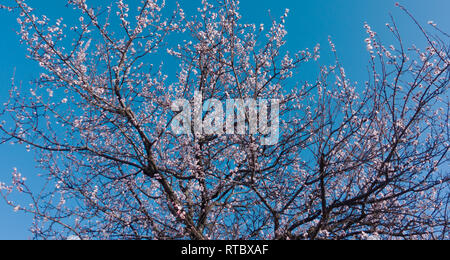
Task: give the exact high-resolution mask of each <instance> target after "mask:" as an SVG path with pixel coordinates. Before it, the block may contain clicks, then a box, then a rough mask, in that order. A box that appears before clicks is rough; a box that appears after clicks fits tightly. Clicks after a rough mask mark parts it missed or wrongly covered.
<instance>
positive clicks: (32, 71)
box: [0, 0, 450, 239]
mask: <svg viewBox="0 0 450 260" xmlns="http://www.w3.org/2000/svg"><path fill="white" fill-rule="evenodd" d="M172 1H173V0H167V2H172ZM2 2H3V1H2ZM92 2H101V1H98V0H91V1H89V0H88V3H92ZM130 2H138V1H130ZM179 2H180V4H181V5H182V6H183V7H184V8H185V9H186V11H187V14H188V15H189V14H192V12H191V11H192V10H194V7H196V6H197V5H198V4H200V2H201V1H200V0H180V1H179ZM395 2H396V1H394V0H377V1H375V0H372V1H361V0H309V1H306V0H277V1H273V0H259V1H255V0H241V14H242V15H243V18H244V20H245V22H254V23H256V24H260V23H263V22H267V21H268V12H267V11H268V10H269V9H270V10H271V13H272V15H273V16H274V17H278V16H280V15H281V14H282V13H283V11H284V9H285V8H289V9H290V10H291V12H290V16H289V19H288V20H287V29H288V32H289V34H288V48H289V49H292V50H293V51H295V50H301V49H305V48H313V47H314V45H315V44H316V43H320V44H321V45H322V46H324V47H325V48H324V49H323V50H322V52H324V54H325V52H326V51H327V50H328V49H327V39H328V36H332V38H333V41H334V43H335V44H336V46H337V50H338V53H339V56H340V57H341V62H342V63H343V65H344V66H345V68H346V71H347V74H348V75H349V76H350V77H351V78H352V79H353V81H361V80H364V76H365V72H366V65H367V58H368V57H367V53H366V51H365V48H366V46H365V44H364V39H365V38H366V34H365V30H364V28H363V25H364V22H367V23H369V25H371V26H372V28H373V29H374V30H375V31H377V32H379V34H380V35H381V36H382V37H383V35H387V34H386V27H385V23H386V22H389V19H390V18H389V14H390V13H392V15H393V16H394V17H395V18H396V20H397V21H398V23H399V27H400V31H401V32H402V34H403V35H404V37H405V39H406V40H407V41H409V42H410V43H411V42H412V41H414V40H415V39H416V38H417V37H418V36H419V34H418V31H417V29H416V27H415V25H414V24H413V23H412V22H411V21H410V20H409V18H408V17H406V15H405V14H404V13H402V12H401V11H400V10H399V9H398V8H396V7H395ZM398 2H400V3H401V4H403V5H404V6H406V7H407V8H408V9H409V10H410V11H411V12H412V13H413V14H414V15H415V17H416V18H417V19H418V21H419V22H421V23H423V24H426V23H427V21H429V20H433V21H434V22H436V23H437V24H438V25H439V26H440V27H441V28H443V29H444V30H445V31H447V32H449V31H450V18H449V17H448V10H450V1H448V0H428V1H424V0H405V1H398ZM28 3H29V4H30V5H31V6H32V7H33V8H35V9H36V10H37V11H38V12H39V13H40V14H46V15H47V16H49V17H50V18H58V17H60V16H63V17H65V18H66V19H67V18H68V17H67V16H70V15H72V14H71V12H72V11H71V9H68V8H66V7H65V1H50V0H29V1H28ZM131 6H133V5H131ZM15 21H16V19H15V17H14V15H12V14H9V13H7V12H5V11H4V10H0V23H1V25H2V26H1V27H0V33H1V35H2V36H1V37H0V49H1V50H3V53H2V56H1V58H0V104H2V103H3V102H4V101H5V99H6V98H7V97H8V90H9V88H10V85H11V77H12V76H13V73H14V71H15V74H16V82H19V81H22V82H23V85H24V88H25V89H28V87H27V84H28V82H29V81H30V80H33V79H34V78H36V76H37V75H38V71H39V69H38V67H37V66H36V65H35V64H34V63H33V62H31V61H28V60H26V59H25V47H24V46H21V45H20V44H19V38H18V36H17V35H16V34H15V32H14V30H15V29H17V24H16V22H15ZM387 39H388V40H389V39H390V38H389V37H388V38H387ZM325 57H326V55H325ZM324 62H326V58H325V61H324ZM301 73H302V72H301V71H300V74H301ZM300 76H301V75H300ZM306 76H307V75H306ZM35 166H36V163H35V162H34V155H33V154H32V153H27V152H26V150H25V148H24V147H20V146H11V145H8V144H5V145H0V182H6V183H8V182H9V181H10V179H11V177H10V175H11V172H12V169H13V168H14V167H17V168H18V169H19V171H20V172H21V173H22V174H23V175H24V176H26V177H27V178H28V179H29V180H30V182H31V184H35V185H37V186H38V185H39V181H37V178H36V176H37V174H39V173H40V170H38V169H36V167H35ZM31 221H32V219H31V217H30V216H27V215H24V214H23V213H15V212H14V211H13V210H12V209H11V208H9V207H8V206H7V205H6V204H5V203H4V202H3V201H0V239H27V238H31V233H30V232H29V231H28V229H29V227H30V225H31V223H32V222H31Z"/></svg>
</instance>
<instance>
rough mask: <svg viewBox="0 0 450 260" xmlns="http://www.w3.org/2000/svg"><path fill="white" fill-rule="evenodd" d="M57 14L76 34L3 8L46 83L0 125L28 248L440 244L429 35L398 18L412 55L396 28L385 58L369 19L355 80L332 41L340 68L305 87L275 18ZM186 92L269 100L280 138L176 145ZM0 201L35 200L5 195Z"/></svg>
mask: <svg viewBox="0 0 450 260" xmlns="http://www.w3.org/2000/svg"><path fill="white" fill-rule="evenodd" d="M68 3H69V4H70V6H72V7H73V8H74V9H75V11H74V12H78V14H79V15H80V16H79V17H80V18H79V20H78V21H77V24H76V25H67V24H65V22H64V20H63V19H58V20H55V21H51V20H50V19H49V18H47V17H45V16H37V15H35V14H34V10H33V9H32V8H31V7H29V6H28V5H27V4H26V2H25V1H23V0H16V1H15V4H13V5H11V6H9V7H6V6H2V7H3V8H8V9H10V11H12V12H16V13H17V14H18V18H17V20H18V23H19V25H20V30H19V32H18V33H19V35H20V36H21V37H22V42H23V44H25V45H27V47H28V57H29V58H30V59H32V60H34V61H36V62H37V63H39V65H40V66H41V67H42V68H43V69H44V71H45V73H43V74H41V76H40V78H39V79H38V80H37V81H36V82H35V84H33V86H32V88H31V89H28V90H27V89H23V88H22V87H21V86H18V85H16V84H14V85H13V87H12V90H11V94H10V100H9V102H7V103H6V104H4V106H3V108H2V111H1V115H2V117H3V119H4V120H5V121H4V122H3V123H2V124H1V126H0V130H1V132H2V135H1V138H2V139H1V141H2V142H3V143H7V142H14V143H19V144H23V145H26V146H27V147H28V148H29V149H31V150H33V151H35V152H36V154H37V155H38V163H39V166H40V167H41V168H42V170H43V171H45V172H46V175H45V178H44V179H45V181H46V183H47V184H46V185H45V187H43V188H42V190H41V191H40V192H38V193H35V192H33V190H34V188H35V187H29V186H28V185H27V182H26V179H25V178H23V176H22V175H21V174H20V173H19V172H17V171H15V172H14V173H13V181H12V184H10V185H7V184H1V186H0V190H1V192H2V195H3V197H4V198H5V200H6V202H7V203H9V204H10V205H11V206H12V207H14V208H15V209H16V210H20V211H25V212H28V213H31V214H33V215H34V220H35V222H34V225H33V227H32V231H33V233H34V234H35V237H36V238H53V239H67V238H70V239H73V238H77V239H196V240H203V239H355V238H358V239H359V238H380V239H405V238H406V239H446V238H447V239H448V238H449V237H448V221H449V219H448V213H449V204H448V202H449V199H450V196H449V188H450V187H449V174H448V149H449V121H448V119H449V100H448V87H449V77H450V71H449V65H450V59H449V56H448V55H449V44H448V37H449V36H448V34H446V33H445V32H443V31H441V30H440V29H439V28H438V27H437V26H436V25H435V24H433V23H431V27H430V28H431V29H432V30H433V33H429V32H428V30H426V29H425V28H424V27H422V26H421V25H419V23H417V22H416V20H414V18H412V16H411V18H412V21H413V23H416V25H417V28H418V33H420V37H422V38H423V39H424V40H425V42H426V43H427V46H426V48H425V49H420V48H419V47H415V46H413V47H410V48H408V47H406V46H404V44H403V41H402V38H401V35H400V33H399V31H398V29H397V26H396V24H395V21H394V19H393V20H392V22H391V23H390V24H387V27H388V29H389V30H390V31H391V32H392V34H393V36H394V38H395V39H396V44H394V45H391V46H389V47H387V46H384V45H383V43H382V42H381V40H380V39H379V37H378V36H377V34H376V33H375V32H374V31H373V30H372V29H371V27H370V26H369V25H366V30H367V33H368V38H367V40H366V43H367V49H368V52H369V54H370V66H369V79H368V80H367V82H365V84H364V85H355V83H352V82H351V81H350V79H348V78H347V76H346V74H345V70H344V68H343V67H342V66H341V63H340V62H339V59H338V55H337V52H336V48H335V46H334V44H333V42H332V41H331V40H330V45H331V47H332V50H333V53H334V54H335V56H336V62H335V63H334V64H331V65H327V66H325V65H323V66H321V69H320V71H319V72H318V74H317V75H316V80H315V81H314V82H302V81H301V79H298V78H296V77H295V76H294V75H296V74H294V72H295V71H296V70H297V69H298V68H299V66H300V65H301V64H303V63H306V62H318V61H319V58H320V56H319V55H320V53H319V46H316V47H315V48H314V49H312V50H311V51H310V50H303V51H299V52H297V53H289V52H287V51H285V49H283V46H284V45H285V36H286V34H287V31H286V29H285V19H286V17H287V15H288V11H286V14H285V15H283V16H282V17H281V18H280V19H278V20H276V19H275V20H273V23H272V24H271V26H270V27H269V28H267V29H265V28H264V26H263V25H261V26H256V25H254V24H243V23H242V22H241V15H240V14H239V3H238V1H236V0H214V1H211V2H208V1H203V4H202V6H201V7H200V8H199V9H198V14H197V15H196V16H193V17H186V16H185V14H184V11H183V9H182V7H181V6H178V7H177V8H175V10H174V11H173V12H170V11H168V10H166V9H167V8H164V7H165V4H164V2H162V1H158V0H142V1H141V4H140V6H139V7H135V6H133V7H132V8H130V7H129V6H128V5H127V4H126V3H125V1H122V0H119V1H117V3H114V4H111V5H110V6H107V7H103V8H93V7H90V6H88V5H87V3H86V1H85V0H70V1H69V2H68ZM400 8H402V9H403V10H404V11H405V13H406V14H407V15H409V13H408V11H407V10H406V9H404V8H403V7H401V6H400ZM72 22H73V21H72ZM171 37H172V38H171ZM169 39H170V40H169ZM179 39H182V41H180V42H179V44H175V45H173V43H174V41H178V40H179ZM169 56H170V57H172V59H174V60H177V61H178V64H179V67H177V68H171V69H172V70H175V69H177V75H178V76H177V78H176V79H171V78H168V76H167V75H168V74H169V73H168V72H167V71H165V69H167V67H165V66H162V65H161V64H162V61H163V60H164V59H167V57H169ZM292 82H295V83H298V84H297V85H295V84H294V85H293V83H292ZM289 85H293V86H292V87H289ZM194 92H200V93H202V97H203V98H204V99H205V100H206V99H212V98H214V99H217V100H226V99H233V98H236V99H238V98H239V99H254V100H261V99H264V100H274V99H276V100H279V105H280V115H279V119H280V129H279V133H280V137H279V141H278V143H277V144H275V145H271V146H267V145H266V146H264V145H261V144H260V143H259V138H260V137H261V135H262V134H260V133H258V134H253V135H250V134H247V135H227V134H223V135H202V134H193V135H175V134H174V133H172V131H170V125H171V123H172V120H173V118H175V117H176V116H177V114H176V113H175V112H174V111H172V109H171V107H172V106H171V102H173V101H174V100H177V99H180V98H181V99H187V100H192V99H193V95H194ZM206 112H208V111H206ZM248 116H249V115H248ZM249 120H250V119H249ZM224 133H226V131H224ZM258 135H259V136H258ZM14 190H18V191H19V192H21V193H22V194H24V195H27V196H28V197H29V198H30V202H31V204H30V205H28V206H24V205H19V204H16V203H14V202H13V201H10V200H9V199H8V197H9V195H10V194H11V193H12V192H13V191H14Z"/></svg>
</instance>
